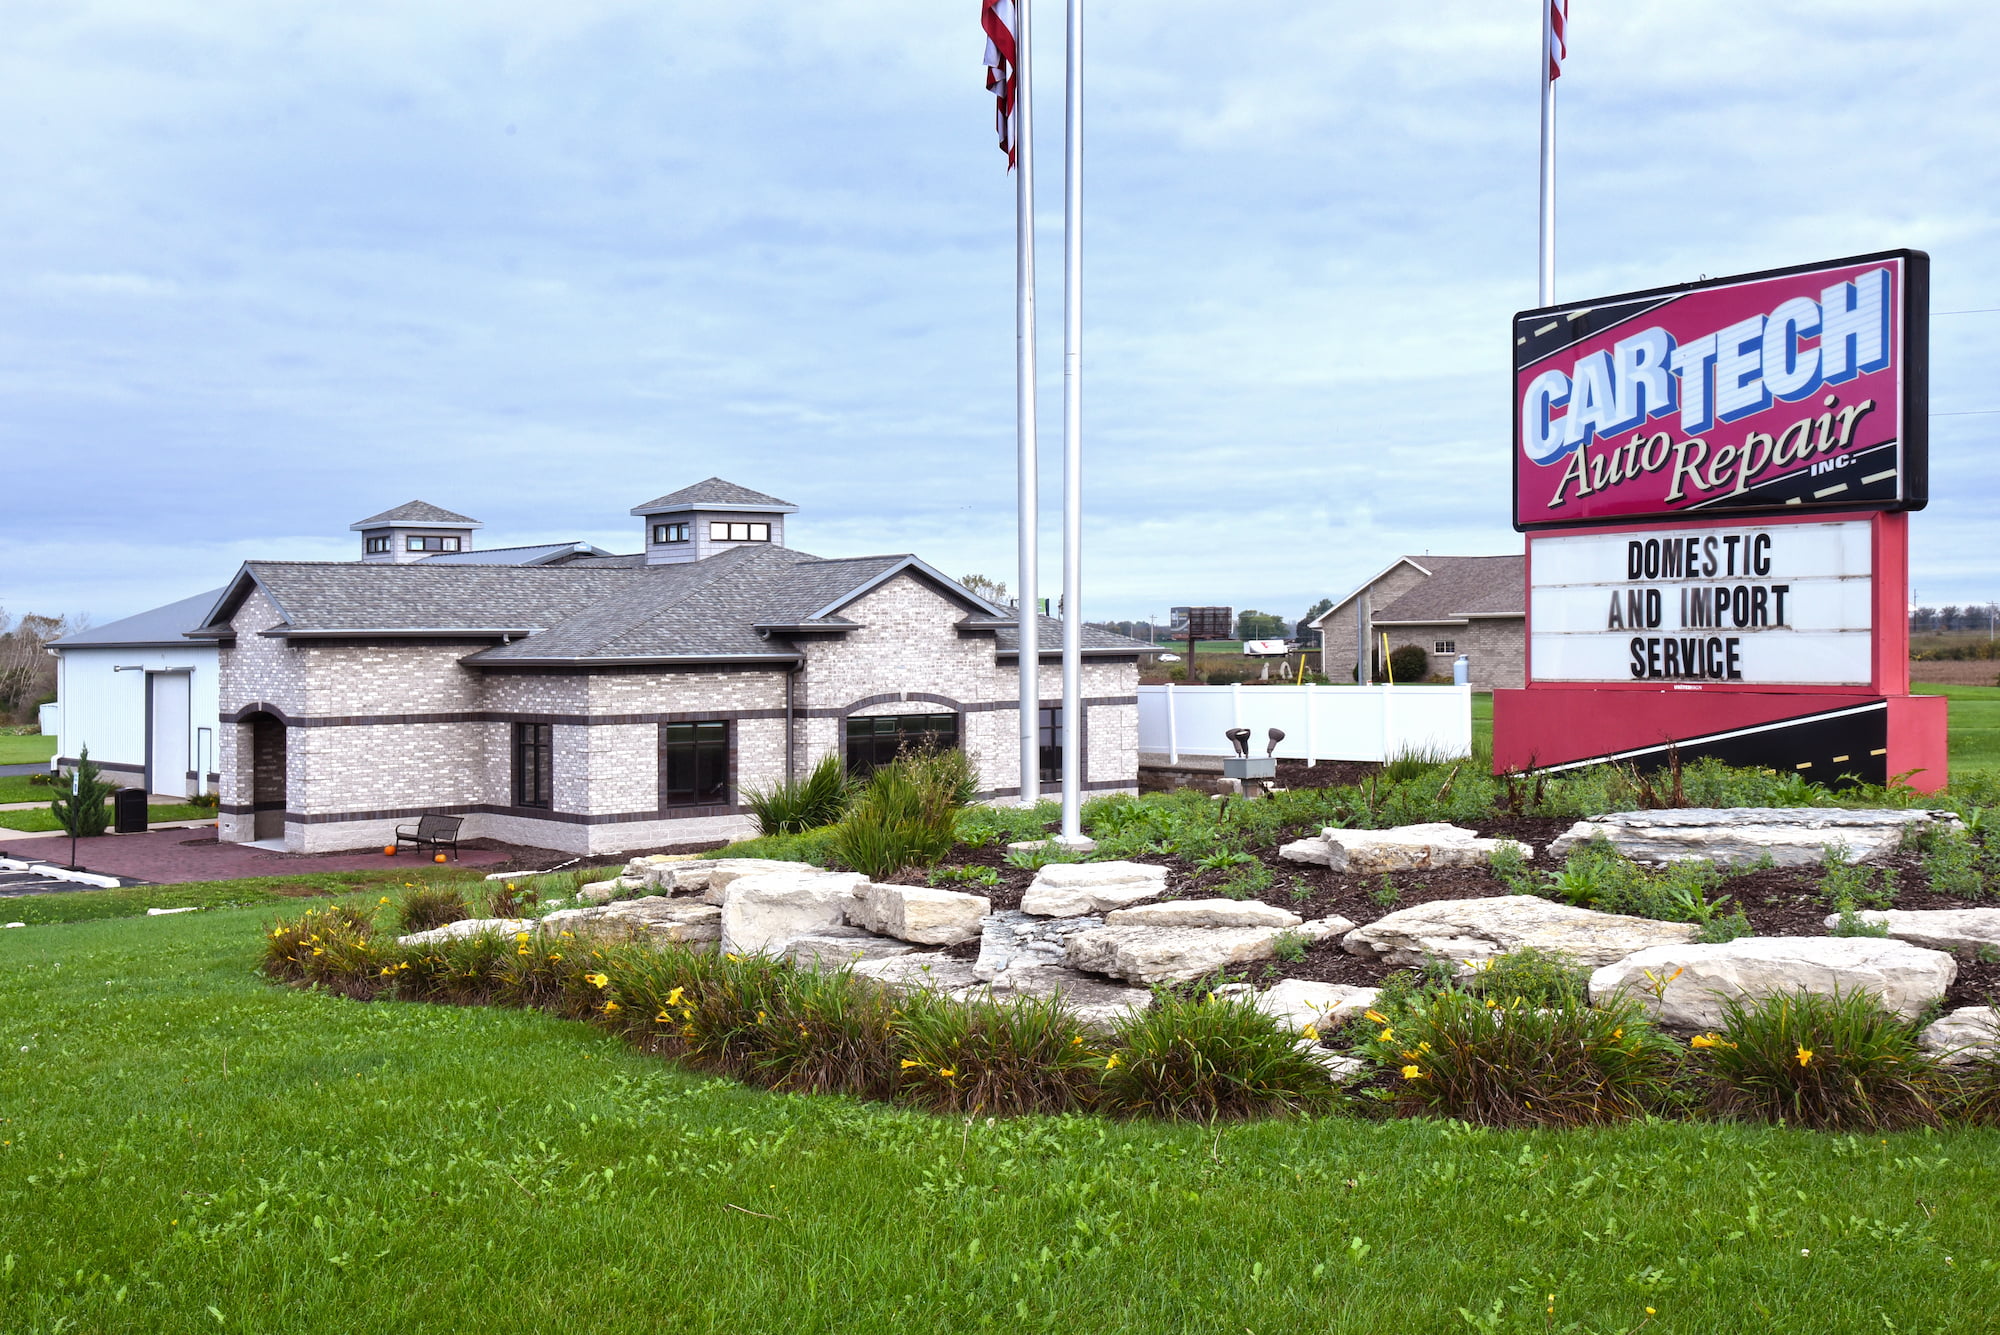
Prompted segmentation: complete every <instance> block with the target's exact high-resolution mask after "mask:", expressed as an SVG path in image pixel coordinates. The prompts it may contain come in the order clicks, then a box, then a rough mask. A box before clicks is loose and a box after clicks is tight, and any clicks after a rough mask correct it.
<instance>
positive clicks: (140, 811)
mask: <svg viewBox="0 0 2000 1335" xmlns="http://www.w3.org/2000/svg"><path fill="white" fill-rule="evenodd" d="M111 820H112V824H111V829H112V832H113V833H114V834H144V833H145V832H146V790H145V789H144V788H120V789H119V790H118V791H117V792H116V793H113V794H112V796H111Z"/></svg>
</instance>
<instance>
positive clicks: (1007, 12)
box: [979, 0, 1017, 170]
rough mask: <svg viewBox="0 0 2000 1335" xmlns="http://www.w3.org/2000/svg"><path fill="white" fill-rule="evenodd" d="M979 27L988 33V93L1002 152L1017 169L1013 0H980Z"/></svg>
mask: <svg viewBox="0 0 2000 1335" xmlns="http://www.w3.org/2000/svg"><path fill="white" fill-rule="evenodd" d="M979 26H980V28H982V29H983V30H984V31H985V33H986V91H987V92H989V93H991V94H993V97H994V103H995V105H994V111H993V116H994V120H995V121H996V122H998V124H999V127H1000V151H1001V152H1002V153H1005V154H1006V155H1007V166H1008V168H1009V169H1010V170H1011V169H1012V168H1013V166H1014V98H1015V94H1016V92H1017V88H1016V81H1015V77H1014V73H1015V64H1014V55H1015V48H1014V0H979Z"/></svg>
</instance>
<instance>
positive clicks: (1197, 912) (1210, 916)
mask: <svg viewBox="0 0 2000 1335" xmlns="http://www.w3.org/2000/svg"><path fill="white" fill-rule="evenodd" d="M1303 921H1305V920H1304V919H1303V918H1301V917H1299V915H1298V914H1296V913H1288V912H1286V911H1285V910H1284V909H1281V908H1277V907H1275V906H1274V905H1271V904H1265V903H1262V902H1260V901H1258V900H1255V899H1170V900H1167V901H1165V902H1164V903H1159V904H1141V905H1139V906H1138V907H1137V908H1129V909H1114V910H1112V911H1111V912H1110V913H1107V914H1105V915H1104V922H1105V925H1106V926H1109V927H1297V926H1298V925H1299V924H1300V923H1301V922H1303Z"/></svg>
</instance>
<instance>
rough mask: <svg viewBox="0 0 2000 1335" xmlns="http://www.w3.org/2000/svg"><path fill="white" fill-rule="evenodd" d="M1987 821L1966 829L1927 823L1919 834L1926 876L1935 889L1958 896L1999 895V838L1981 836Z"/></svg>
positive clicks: (1979, 896) (1918, 838) (1982, 897)
mask: <svg viewBox="0 0 2000 1335" xmlns="http://www.w3.org/2000/svg"><path fill="white" fill-rule="evenodd" d="M1985 823H1986V822H1985V821H1984V820H1983V819H1982V820H1977V821H1976V822H1971V824H1972V825H1973V828H1971V829H1967V830H1952V829H1946V828H1942V827H1939V826H1928V827H1925V828H1924V830H1923V832H1922V834H1921V835H1919V836H1918V837H1917V839H1916V844H1917V847H1918V848H1919V849H1920V850H1921V851H1922V853H1923V859H1924V879H1925V880H1926V881H1928V882H1929V883H1930V888H1931V889H1932V890H1933V891H1935V892H1937V893H1938V894H1940V895H1953V896H1955V897H1957V898H1959V899H1995V898H2000V841H1996V840H1993V839H1990V838H1987V839H1982V838H1981V837H1980V836H1981V834H1983V833H1984V831H1983V828H1982V827H1983V826H1984V825H1985Z"/></svg>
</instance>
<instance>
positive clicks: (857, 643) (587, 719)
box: [190, 478, 1149, 853]
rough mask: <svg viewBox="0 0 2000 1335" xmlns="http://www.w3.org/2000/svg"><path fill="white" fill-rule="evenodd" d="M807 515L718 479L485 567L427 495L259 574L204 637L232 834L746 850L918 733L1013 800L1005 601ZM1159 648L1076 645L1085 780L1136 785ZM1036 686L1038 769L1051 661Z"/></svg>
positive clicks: (1012, 663) (346, 843) (1010, 621)
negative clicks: (811, 778)
mask: <svg viewBox="0 0 2000 1335" xmlns="http://www.w3.org/2000/svg"><path fill="white" fill-rule="evenodd" d="M794 509H795V507H793V506H791V505H790V504H788V503H787V502H784V501H780V500H777V499H776V498H774V497H770V496H765V495H762V494H760V493H758V492H754V491H750V490H748V489H747V488H743V487H739V486H736V485H735V484H733V483H729V482H725V481H722V480H721V479H717V478H711V479H709V480H708V481H706V482H703V483H699V484H697V485H696V486H693V487H689V488H686V489H684V490H682V491H678V492H674V493H672V494H671V495H668V496H663V497H660V498H659V499H658V500H655V501H650V502H648V503H647V504H645V505H643V506H638V507H635V508H634V509H633V510H632V514H634V515H635V516H638V517H639V518H640V521H641V523H642V524H643V525H644V529H645V531H644V533H643V535H642V536H643V539H644V547H643V549H642V550H641V551H640V552H639V553H637V554H634V555H629V556H613V555H607V554H604V553H602V552H599V551H598V550H597V549H595V548H588V547H585V546H584V545H582V544H557V545H554V546H549V547H526V548H511V549H490V548H489V549H485V550H481V551H475V550H474V549H473V548H472V543H471V537H472V533H471V528H472V527H474V526H476V525H474V524H473V521H470V520H466V519H465V518H464V517H463V516H459V515H453V514H451V512H449V511H441V510H438V509H437V508H436V507H434V506H426V505H422V503H420V502H413V503H412V505H410V506H405V507H400V508H399V509H398V510H393V511H389V512H387V513H386V514H384V515H378V516H375V517H373V518H372V519H370V520H365V521H362V522H361V523H358V524H356V525H354V526H353V527H354V528H355V529H356V530H357V531H359V532H361V533H362V535H363V541H364V547H365V550H364V552H363V553H362V557H363V559H361V560H357V561H353V562H295V561H252V562H248V563H246V564H245V565H244V566H243V567H242V569H241V570H240V571H238V572H237V575H236V577H235V578H234V579H233V580H231V581H230V583H229V585H228V587H227V588H226V589H225V590H224V592H223V593H222V595H221V597H220V598H219V599H217V600H216V602H215V604H214V606H213V609H212V610H211V611H210V612H209V613H208V615H207V617H206V619H205V620H204V622H203V624H202V625H201V626H200V627H198V628H197V629H196V630H194V631H192V632H190V635H191V637H193V638H196V639H205V640H211V641H213V642H215V643H216V644H217V645H218V646H219V650H220V662H219V669H218V676H219V687H220V722H221V726H220V730H219V736H218V743H219V744H218V748H217V751H218V755H217V765H216V768H217V771H218V773H219V774H220V779H221V782H220V793H221V800H222V807H221V819H220V831H219V834H220V837H221V838H222V839H224V840H230V841H235V842H248V841H252V840H256V841H263V840H282V842H283V845H284V847H285V848H287V849H289V850H293V851H298V852H316V851H321V850H327V849H342V848H356V847H368V846H371V845H377V844H382V843H386V842H388V841H389V840H390V838H391V837H392V832H393V829H394V827H395V825H396V824H398V823H399V822H408V821H410V820H411V819H413V818H414V817H416V816H417V815H419V814H421V813H425V812H442V813H448V814H456V815H463V816H466V817H467V821H466V825H465V828H464V831H463V834H464V837H467V838H477V837H482V836H484V837H490V838H495V839H503V840H507V841H509V842H514V843H522V844H532V845H537V846H540V847H544V848H554V849H563V850H567V851H571V852H577V853H597V852H610V851H623V850H629V849H636V848H644V847H654V846H659V845H665V844H675V843H684V842H691V841H697V840H711V839H719V838H726V837H738V836H741V835H743V834H745V833H747V832H749V831H750V830H751V828H752V823H751V821H750V819H749V817H748V816H747V815H746V814H745V812H746V807H745V805H744V800H743V799H744V793H745V791H746V790H747V789H750V788H757V787H767V786H769V785H771V784H773V783H776V782H778V781H780V780H783V779H785V778H788V777H795V776H798V775H801V774H803V773H805V772H806V771H807V770H808V769H810V768H811V767H812V765H813V764H815V763H816V762H817V761H818V760H819V759H820V758H821V757H822V756H824V755H827V754H829V753H832V754H837V755H840V756H842V757H843V758H844V760H845V762H846V764H847V765H848V767H849V769H850V770H853V771H856V772H862V771H865V770H867V769H868V768H871V767H872V766H873V765H875V764H877V763H879V762H880V761H882V760H884V759H887V758H888V757H889V756H892V755H893V754H894V753H895V751H896V750H897V749H898V747H899V746H901V745H903V744H905V743H906V742H909V741H911V740H913V739H918V738H924V739H929V740H931V741H935V742H939V743H943V744H947V745H957V746H960V747H962V748H963V749H964V750H965V751H966V753H967V754H968V756H970V758H971V759H972V761H973V763H974V765H975V766H976V768H977V770H978V772H979V775H980V780H981V789H982V792H981V795H982V797H985V798H988V799H995V798H1004V797H1008V796H1012V795H1016V794H1018V793H1019V792H1020V771H1019V750H1020V744H1019V730H1018V727H1017V718H1018V708H1017V701H1016V692H1017V677H1016V670H1017V669H1016V661H1017V655H1016V645H1017V630H1018V627H1017V623H1016V621H1015V615H1014V613H1013V611H1012V610H1010V609H1008V608H1003V607H1000V606H996V605H995V604H993V603H990V602H987V601H986V600H984V599H982V598H980V597H978V596H976V595H974V594H973V593H971V592H970V591H968V590H967V589H965V588H963V587H961V586H960V585H959V584H958V583H956V582H955V581H953V580H951V579H949V578H947V577H945V576H944V575H942V574H940V573H939V572H938V571H937V570H935V569H934V568H932V567H931V566H929V565H927V564H925V563H924V562H923V561H921V560H919V559H918V558H917V557H915V556H912V555H907V554H903V555H889V556H864V557H854V558H846V559H823V558H820V557H816V556H809V555H807V554H806V553H803V552H799V551H795V550H792V549H790V548H787V547H786V546H784V541H783V537H784V528H783V523H784V516H785V515H787V514H790V513H792V512H793V511H794ZM384 537H386V538H387V539H388V542H387V543H386V544H385V543H384V542H383V541H382V539H383V538H384ZM419 540H421V541H424V542H425V543H426V544H427V546H426V547H425V548H424V549H423V550H422V553H421V556H420V559H416V560H405V559H398V558H401V557H403V556H405V552H404V550H403V549H404V548H405V547H406V546H408V545H409V544H410V543H412V542H415V541H419ZM417 550H418V549H416V548H411V551H417ZM369 556H373V557H374V558H375V560H373V561H370V560H368V559H366V558H367V557H369ZM385 558H387V559H385ZM1042 625H1043V633H1042V640H1041V643H1042V644H1044V645H1056V644H1058V643H1060V632H1059V628H1058V625H1057V623H1055V622H1053V621H1050V620H1048V619H1047V618H1044V619H1043V622H1042ZM1148 651H1149V647H1148V646H1146V645H1143V644H1141V643H1139V642H1138V641H1135V640H1128V639H1125V638H1124V637H1122V636H1118V635H1112V634H1109V633H1106V632H1102V631H1095V630H1091V631H1087V632H1086V637H1085V641H1084V655H1085V661H1084V669H1083V693H1084V697H1085V700H1084V710H1085V712H1084V717H1083V720H1082V734H1083V740H1084V756H1083V764H1082V769H1083V782H1084V787H1085V789H1086V790H1087V791H1089V792H1093V793H1101V792H1129V791H1133V790H1134V788H1135V786H1136V781H1137V780H1136V776H1137V744H1138V708H1137V680H1138V677H1137V666H1138V658H1139V655H1140V654H1142V653H1144V652H1148ZM1041 671H1042V681H1043V687H1042V696H1043V699H1042V702H1041V703H1042V709H1041V718H1040V719H1039V722H1040V724H1041V726H1042V728H1043V733H1044V737H1045V738H1046V739H1048V742H1049V743H1050V744H1049V745H1045V747H1044V751H1043V756H1042V768H1043V771H1044V773H1045V775H1046V774H1049V773H1050V772H1051V771H1052V770H1054V769H1055V768H1056V767H1057V766H1058V765H1059V764H1060V756H1059V755H1058V754H1056V752H1055V750H1054V746H1053V742H1054V740H1055V737H1056V735H1057V734H1056V732H1055V731H1054V729H1055V728H1056V725H1057V724H1058V723H1059V718H1058V717H1057V716H1058V714H1059V708H1058V706H1059V704H1060V699H1059V697H1060V694H1061V673H1060V663H1059V655H1058V654H1057V653H1056V652H1054V651H1051V652H1048V653H1045V654H1044V655H1043V665H1042V669H1041Z"/></svg>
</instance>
